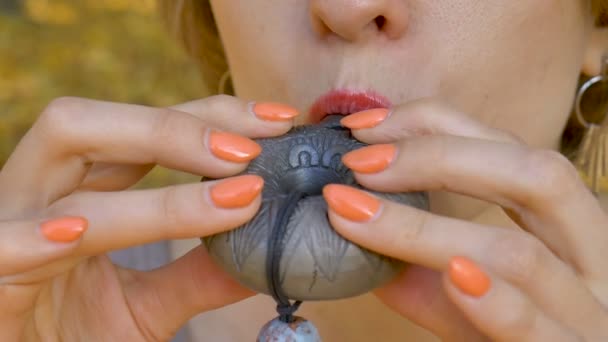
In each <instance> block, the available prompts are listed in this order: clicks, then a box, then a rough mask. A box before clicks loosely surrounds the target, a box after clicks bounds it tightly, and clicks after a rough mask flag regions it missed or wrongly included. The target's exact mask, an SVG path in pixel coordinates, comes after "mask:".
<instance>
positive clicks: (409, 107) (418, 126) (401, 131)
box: [341, 99, 524, 144]
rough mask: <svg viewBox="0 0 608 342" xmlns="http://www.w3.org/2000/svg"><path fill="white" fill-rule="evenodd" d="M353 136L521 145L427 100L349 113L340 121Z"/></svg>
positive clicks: (376, 141)
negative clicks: (449, 137)
mask: <svg viewBox="0 0 608 342" xmlns="http://www.w3.org/2000/svg"><path fill="white" fill-rule="evenodd" d="M341 123H342V125H344V126H346V127H348V128H351V130H352V133H353V135H354V136H355V137H356V138H357V139H358V140H361V141H364V142H366V143H369V144H383V143H390V142H394V141H398V140H401V139H403V138H406V137H413V136H425V135H455V136H461V137H469V138H477V139H485V140H492V141H498V142H505V143H514V144H523V143H524V142H523V141H522V140H521V139H520V138H519V137H517V136H515V135H513V134H511V133H509V132H506V131H503V130H499V129H496V128H493V127H490V126H487V125H484V124H482V123H480V122H479V121H476V120H474V119H473V118H471V117H470V116H468V115H466V114H464V113H462V112H459V111H456V110H454V109H453V108H452V107H450V106H447V105H444V104H442V103H439V102H437V101H433V100H429V99H421V100H415V101H412V102H408V103H406V104H402V105H399V106H395V107H393V108H390V109H372V110H366V111H362V112H359V113H353V114H351V115H349V116H347V117H345V118H344V119H342V121H341Z"/></svg>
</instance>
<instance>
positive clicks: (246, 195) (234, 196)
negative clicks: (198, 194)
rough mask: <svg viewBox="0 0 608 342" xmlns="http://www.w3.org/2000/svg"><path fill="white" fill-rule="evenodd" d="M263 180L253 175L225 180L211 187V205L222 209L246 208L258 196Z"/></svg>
mask: <svg viewBox="0 0 608 342" xmlns="http://www.w3.org/2000/svg"><path fill="white" fill-rule="evenodd" d="M263 187H264V179H263V178H262V177H260V176H255V175H244V176H237V177H232V178H226V179H224V180H222V181H220V182H218V183H217V184H215V185H214V186H212V187H211V190H210V194H211V200H212V201H213V203H214V204H215V205H216V206H217V207H219V208H224V209H233V208H242V207H246V206H248V205H249V204H250V203H251V202H253V200H254V199H255V198H256V197H257V196H258V195H259V194H260V192H261V191H262V188H263Z"/></svg>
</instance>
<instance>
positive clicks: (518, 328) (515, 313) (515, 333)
mask: <svg viewBox="0 0 608 342" xmlns="http://www.w3.org/2000/svg"><path fill="white" fill-rule="evenodd" d="M511 303H512V305H511V306H510V307H509V309H508V310H504V311H502V314H500V315H495V316H494V317H495V318H496V320H497V321H496V324H497V328H498V330H500V331H504V332H505V333H506V334H507V335H510V337H511V338H510V340H513V341H521V340H523V339H524V338H525V337H526V336H530V335H531V334H533V331H534V329H535V327H536V322H537V317H536V316H537V314H538V312H537V311H536V309H535V307H534V306H532V305H530V303H529V302H528V301H526V300H525V299H524V298H519V299H518V300H516V301H515V303H513V301H511Z"/></svg>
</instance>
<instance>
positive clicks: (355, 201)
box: [323, 184, 381, 222]
mask: <svg viewBox="0 0 608 342" xmlns="http://www.w3.org/2000/svg"><path fill="white" fill-rule="evenodd" d="M323 197H325V200H326V201H327V204H328V205H329V208H330V209H331V210H333V211H335V212H336V213H337V214H338V215H340V216H342V217H344V218H345V219H347V220H351V221H354V222H366V221H369V220H371V219H372V218H373V217H374V215H376V213H377V212H378V211H379V210H380V205H381V202H380V200H378V199H377V198H375V197H372V196H371V195H368V194H367V193H365V192H363V191H361V190H357V189H355V188H352V187H350V186H346V185H339V184H330V185H327V186H325V187H324V188H323Z"/></svg>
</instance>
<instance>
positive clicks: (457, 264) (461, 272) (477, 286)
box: [448, 257, 490, 297]
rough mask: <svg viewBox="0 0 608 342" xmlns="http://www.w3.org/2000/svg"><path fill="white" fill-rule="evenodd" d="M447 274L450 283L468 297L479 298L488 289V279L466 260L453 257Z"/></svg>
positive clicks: (472, 263) (473, 264)
mask: <svg viewBox="0 0 608 342" xmlns="http://www.w3.org/2000/svg"><path fill="white" fill-rule="evenodd" d="M448 272H449V276H450V280H451V281H452V283H453V284H454V285H456V287H458V288H459V289H460V290H461V291H462V292H464V293H466V294H468V295H470V296H473V297H481V296H483V295H484V294H485V293H486V292H488V290H489V289H490V277H488V276H487V275H486V274H485V272H484V271H482V270H481V269H480V268H479V267H478V266H477V265H476V264H475V262H473V261H472V260H470V259H468V258H465V257H453V258H452V259H451V260H450V264H449V271H448Z"/></svg>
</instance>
